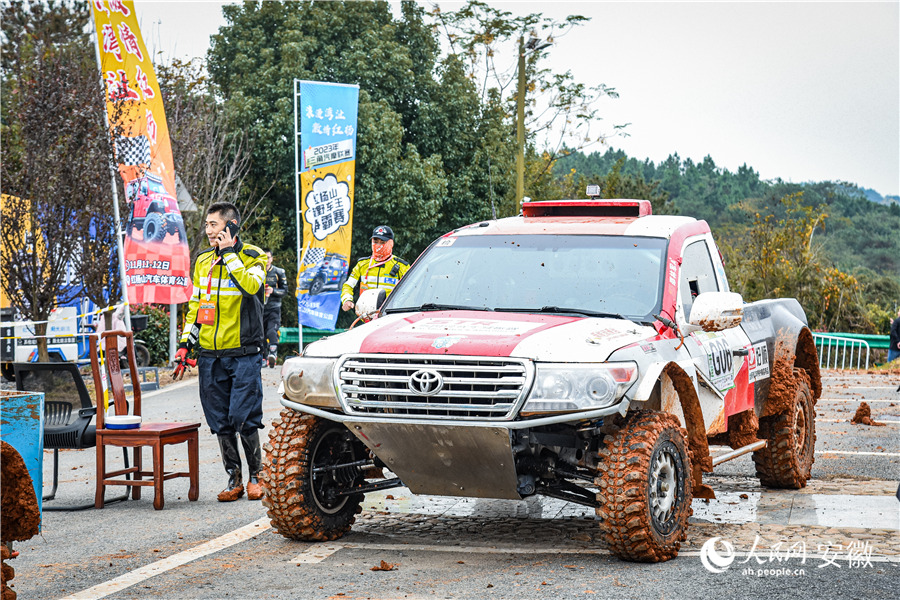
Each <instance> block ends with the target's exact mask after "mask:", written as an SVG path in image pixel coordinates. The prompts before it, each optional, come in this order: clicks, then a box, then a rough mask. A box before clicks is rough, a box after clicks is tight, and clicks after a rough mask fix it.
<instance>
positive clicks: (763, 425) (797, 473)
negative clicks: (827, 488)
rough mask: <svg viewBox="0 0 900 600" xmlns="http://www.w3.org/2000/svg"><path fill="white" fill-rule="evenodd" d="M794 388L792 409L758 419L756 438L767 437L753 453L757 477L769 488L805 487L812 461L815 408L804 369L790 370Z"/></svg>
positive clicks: (814, 443)
mask: <svg viewBox="0 0 900 600" xmlns="http://www.w3.org/2000/svg"><path fill="white" fill-rule="evenodd" d="M793 376H794V381H795V382H796V384H797V389H796V392H795V395H794V402H793V404H792V406H791V410H789V411H786V412H783V413H781V414H778V415H772V416H770V417H763V418H761V419H760V420H759V435H758V436H757V437H759V438H760V439H766V440H768V442H769V443H768V444H767V445H766V447H765V448H763V449H762V450H757V451H756V452H754V453H753V462H754V464H755V465H756V476H757V477H758V478H759V482H760V483H761V484H762V485H764V486H766V487H770V488H778V489H795V490H796V489H800V488H802V487H806V482H807V481H808V480H809V476H810V473H811V472H812V465H813V462H815V458H816V457H815V449H816V409H815V404H814V402H813V395H812V391H811V385H810V381H809V375H808V374H807V373H806V371H805V370H804V369H800V368H795V369H794V372H793Z"/></svg>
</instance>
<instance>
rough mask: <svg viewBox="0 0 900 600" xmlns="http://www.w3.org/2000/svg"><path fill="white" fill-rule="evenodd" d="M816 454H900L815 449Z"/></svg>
mask: <svg viewBox="0 0 900 600" xmlns="http://www.w3.org/2000/svg"><path fill="white" fill-rule="evenodd" d="M816 454H853V455H857V456H891V457H896V456H900V452H853V451H851V450H816Z"/></svg>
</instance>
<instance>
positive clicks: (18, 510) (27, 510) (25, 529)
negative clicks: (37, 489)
mask: <svg viewBox="0 0 900 600" xmlns="http://www.w3.org/2000/svg"><path fill="white" fill-rule="evenodd" d="M0 446H2V450H0V452H2V454H0V464H2V465H3V471H2V475H0V496H2V498H0V513H2V514H0V539H2V541H3V542H12V541H20V542H23V541H25V540H28V539H31V538H32V537H33V536H35V535H37V534H38V532H39V531H40V525H41V513H40V511H39V510H38V503H37V496H35V493H34V485H33V484H32V482H31V476H30V475H29V474H28V469H27V468H26V467H25V461H24V460H22V457H21V455H19V453H18V452H16V449H15V448H13V447H12V446H10V445H9V444H7V443H6V442H0Z"/></svg>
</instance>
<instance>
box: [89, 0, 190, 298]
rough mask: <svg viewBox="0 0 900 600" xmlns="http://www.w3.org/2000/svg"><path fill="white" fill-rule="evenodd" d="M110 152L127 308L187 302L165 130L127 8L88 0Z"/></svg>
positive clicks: (121, 0)
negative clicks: (121, 207)
mask: <svg viewBox="0 0 900 600" xmlns="http://www.w3.org/2000/svg"><path fill="white" fill-rule="evenodd" d="M91 4H92V6H93V13H94V25H95V27H96V31H97V45H98V47H99V50H100V65H101V66H100V68H101V71H102V75H103V78H104V80H105V83H106V108H107V113H108V116H109V126H110V130H111V135H112V138H113V150H114V153H115V160H116V164H117V166H118V169H119V174H120V175H121V176H122V181H123V182H124V184H125V202H126V215H127V216H126V222H125V278H126V284H127V286H128V301H129V302H131V303H137V304H142V303H154V304H177V303H181V302H186V301H187V299H188V296H189V295H190V294H189V292H190V286H191V278H190V268H191V259H190V250H189V248H188V242H187V234H186V233H185V229H184V221H183V220H182V218H181V212H180V211H179V210H178V202H177V201H176V200H175V197H176V193H175V168H174V164H173V162H172V146H171V144H170V142H169V128H168V126H167V125H166V115H165V113H164V112H163V103H162V96H161V95H160V92H159V85H158V84H157V81H156V74H155V73H154V71H153V63H152V62H151V60H150V56H149V55H148V54H147V48H146V47H145V46H144V42H143V40H142V39H141V32H140V29H139V28H138V23H137V16H136V15H135V11H134V2H133V1H126V0H92V2H91Z"/></svg>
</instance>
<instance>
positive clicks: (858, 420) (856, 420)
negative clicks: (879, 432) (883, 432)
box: [850, 402, 885, 427]
mask: <svg viewBox="0 0 900 600" xmlns="http://www.w3.org/2000/svg"><path fill="white" fill-rule="evenodd" d="M850 422H851V423H853V424H854V425H869V426H870V427H884V425H885V424H884V423H879V422H878V421H874V420H872V409H871V407H869V405H868V403H866V402H863V403H861V404H860V405H859V408H857V409H856V414H855V415H853V418H852V419H850Z"/></svg>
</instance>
